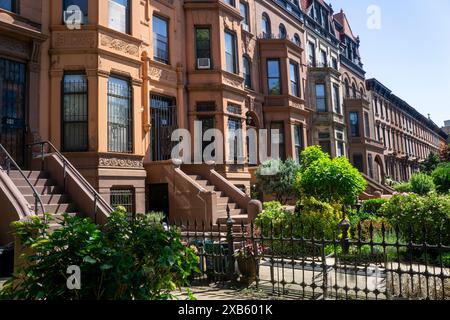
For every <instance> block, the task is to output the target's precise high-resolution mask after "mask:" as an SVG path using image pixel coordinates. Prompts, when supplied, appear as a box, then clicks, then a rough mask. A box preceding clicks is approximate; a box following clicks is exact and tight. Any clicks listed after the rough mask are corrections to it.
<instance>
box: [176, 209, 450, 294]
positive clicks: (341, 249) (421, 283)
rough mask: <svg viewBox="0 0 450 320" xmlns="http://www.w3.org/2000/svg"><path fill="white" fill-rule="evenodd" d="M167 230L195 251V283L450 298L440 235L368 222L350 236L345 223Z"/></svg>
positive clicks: (449, 266)
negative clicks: (329, 230) (328, 228)
mask: <svg viewBox="0 0 450 320" xmlns="http://www.w3.org/2000/svg"><path fill="white" fill-rule="evenodd" d="M174 225H175V226H177V227H180V228H181V230H182V236H183V239H184V241H185V243H186V244H188V245H190V246H191V247H192V248H195V250H196V251H197V253H198V256H199V258H200V271H201V273H200V274H198V275H196V276H195V277H196V280H207V281H209V282H217V281H221V282H225V281H233V282H234V281H239V282H241V283H243V284H245V285H247V286H250V287H251V288H254V289H255V290H258V291H260V290H262V291H263V292H266V293H267V294H268V295H269V296H275V297H281V298H286V299H338V300H341V299H344V300H352V299H356V300H359V299H363V300H385V299H430V300H450V261H449V257H450V246H449V244H450V243H449V240H450V239H448V234H445V233H441V232H440V231H439V232H438V231H436V232H434V233H433V234H432V235H431V234H430V235H428V231H427V230H423V231H422V232H415V230H413V229H412V228H410V229H409V232H406V233H405V232H402V231H401V230H403V229H401V228H398V227H392V226H389V225H387V224H385V223H373V222H368V223H359V224H358V226H357V227H356V228H355V227H354V228H353V229H354V230H350V223H349V221H348V220H347V219H345V218H344V219H343V220H342V221H341V223H340V224H339V226H338V228H337V230H339V231H338V232H336V231H335V232H333V234H332V236H328V237H327V236H326V235H325V232H324V230H323V229H321V228H318V227H315V226H314V225H304V224H302V223H296V222H295V221H293V222H290V223H288V224H286V225H283V224H280V223H278V222H277V221H272V222H270V224H269V225H267V224H266V225H263V226H256V225H254V224H253V223H252V224H248V225H245V224H243V223H241V224H240V225H236V223H235V221H233V220H232V219H231V218H230V217H229V218H228V221H227V223H226V224H215V225H213V224H211V223H210V224H205V223H198V222H193V223H192V222H175V224H174ZM444 235H445V238H444ZM431 239H434V240H436V239H438V240H437V241H436V243H437V244H435V243H432V241H430V240H431Z"/></svg>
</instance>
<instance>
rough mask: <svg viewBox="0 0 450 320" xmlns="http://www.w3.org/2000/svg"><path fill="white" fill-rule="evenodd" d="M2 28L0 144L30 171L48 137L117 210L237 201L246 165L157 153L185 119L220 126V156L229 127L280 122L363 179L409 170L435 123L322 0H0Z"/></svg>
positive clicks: (239, 210) (240, 210)
mask: <svg viewBox="0 0 450 320" xmlns="http://www.w3.org/2000/svg"><path fill="white" fill-rule="evenodd" d="M74 6H76V7H74ZM78 9H79V11H78ZM0 31H1V32H0V117H1V119H0V120H1V121H0V132H1V136H0V142H1V144H2V145H3V146H4V147H5V149H6V150H7V151H8V152H9V153H10V155H11V156H12V157H13V158H14V159H15V161H16V162H17V163H18V164H19V165H20V166H21V167H23V168H26V169H27V170H31V169H33V170H38V169H36V168H35V167H34V165H33V163H34V162H33V158H34V159H35V160H36V154H35V153H36V152H35V153H32V152H31V151H32V148H27V147H26V145H27V144H30V143H32V142H38V141H43V140H49V141H51V142H52V144H53V145H54V146H55V147H56V148H57V149H58V150H60V151H61V152H62V153H63V154H64V155H65V156H66V157H67V158H68V159H69V160H70V162H71V163H72V164H73V165H74V166H75V167H76V169H77V170H79V172H81V173H82V175H83V176H84V177H85V178H86V179H87V180H88V181H89V183H90V184H91V185H92V186H94V188H95V189H96V190H97V191H98V192H99V194H100V195H101V196H102V197H103V199H104V200H105V201H106V202H108V203H111V204H112V205H118V204H121V205H124V206H125V207H126V208H127V210H128V211H129V212H130V213H133V212H145V211H150V210H160V211H165V212H166V213H167V214H168V215H169V216H170V217H194V216H195V217H199V218H204V219H211V218H212V219H216V218H217V219H220V218H223V217H224V214H225V208H226V206H227V205H228V206H229V207H231V210H232V214H233V215H234V216H236V217H239V216H242V217H243V216H244V215H245V214H247V213H248V210H249V203H251V199H250V196H249V195H250V189H251V185H252V181H253V180H252V179H253V176H254V171H255V167H254V166H251V165H249V164H235V163H225V164H221V165H219V164H216V165H213V164H211V163H210V164H198V165H188V164H180V163H178V164H177V163H174V162H173V161H170V159H171V150H172V147H173V142H171V139H170V137H171V133H172V132H173V130H174V129H177V128H182V129H187V130H188V131H190V132H193V131H194V129H193V128H194V123H195V121H201V123H202V128H203V130H206V129H210V128H217V129H220V130H221V131H222V132H223V134H224V136H225V138H226V139H225V143H224V144H223V151H224V154H225V155H227V156H228V157H230V152H236V148H233V147H232V146H231V144H233V143H234V142H233V141H231V140H230V139H228V138H229V137H230V136H231V137H234V136H235V135H236V131H237V130H239V129H241V130H242V131H243V132H244V133H245V132H246V131H247V130H249V129H256V130H259V129H278V130H279V131H280V132H281V136H280V153H281V157H282V158H293V159H295V160H297V161H298V160H299V157H300V153H301V151H302V150H303V149H304V148H305V147H306V146H310V145H320V146H321V147H322V149H323V150H325V151H326V152H328V153H330V155H331V156H332V157H336V156H345V157H348V158H349V159H350V161H351V162H352V163H353V164H354V166H355V167H357V168H358V169H359V170H360V171H361V172H362V173H363V174H364V175H365V177H366V178H367V180H368V181H369V188H368V193H374V192H375V191H379V192H381V193H388V192H389V191H390V189H389V188H387V187H386V186H385V185H384V183H385V180H386V178H387V177H390V178H392V179H393V180H396V181H403V180H407V179H409V177H410V176H411V174H412V173H413V172H414V171H416V170H418V166H419V164H420V162H421V161H423V160H424V159H425V158H426V157H427V156H428V154H429V153H430V152H437V151H438V149H439V147H440V144H441V143H443V142H444V141H445V139H446V138H447V135H446V134H445V133H444V132H443V131H441V130H440V128H438V126H437V125H436V124H435V123H433V121H431V119H429V118H426V117H424V116H423V115H421V114H420V113H419V112H417V111H416V110H415V109H414V108H413V107H412V106H410V105H409V104H408V103H407V102H405V101H404V100H402V99H401V98H399V97H397V96H396V95H395V94H394V93H393V92H392V91H391V90H390V89H389V88H387V87H386V86H384V85H383V83H381V82H380V81H379V80H376V79H369V80H367V79H366V78H365V71H364V67H363V63H362V60H363V59H362V57H361V55H360V51H359V47H360V39H359V37H357V36H355V35H354V34H353V32H352V29H351V27H350V24H349V21H348V19H347V17H346V15H345V13H344V11H342V10H341V11H340V12H337V13H336V12H334V10H333V8H332V7H331V5H329V4H327V3H325V2H324V1H323V0H301V1H300V0H152V1H150V0H89V1H88V0H40V1H36V0H2V1H0ZM230 141H231V142H230ZM246 143H247V142H246V141H244V142H243V144H244V145H245V144H246ZM244 149H245V150H244V153H247V152H248V150H250V146H248V147H247V148H244ZM30 150H31V151H30ZM200 151H201V150H200ZM192 152H193V153H196V152H199V150H192ZM38 153H39V152H38ZM231 158H234V157H233V155H231ZM39 170H42V168H39ZM49 175H50V177H51V178H54V177H52V175H51V173H49ZM53 180H55V179H53ZM56 180H57V179H56ZM37 183H38V182H37ZM45 183H50V182H49V181H46V182H45ZM19 191H20V190H19ZM64 191H66V192H68V193H69V195H70V198H71V201H72V202H74V204H75V208H76V207H77V202H79V200H78V199H77V194H76V192H75V193H74V192H73V191H72V193H71V191H70V190H64ZM45 192H46V191H45V190H43V191H42V194H41V196H45V195H47V194H45ZM55 192H56V191H55ZM50 198H52V197H50ZM46 199H47V198H46ZM44 202H45V201H44ZM45 204H48V205H49V207H50V208H54V207H51V206H52V205H54V204H53V203H52V202H51V200H48V203H45ZM78 208H80V206H79V205H78ZM65 209H66V210H67V207H66V208H65ZM55 210H56V211H57V210H59V209H58V208H56V209H55ZM79 210H80V209H79Z"/></svg>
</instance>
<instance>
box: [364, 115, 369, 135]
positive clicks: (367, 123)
mask: <svg viewBox="0 0 450 320" xmlns="http://www.w3.org/2000/svg"><path fill="white" fill-rule="evenodd" d="M364 127H365V131H366V137H367V138H370V122H369V113H368V112H364Z"/></svg>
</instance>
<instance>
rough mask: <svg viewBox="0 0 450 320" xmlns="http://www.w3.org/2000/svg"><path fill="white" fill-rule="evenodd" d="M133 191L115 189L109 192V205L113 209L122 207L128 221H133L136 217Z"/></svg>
mask: <svg viewBox="0 0 450 320" xmlns="http://www.w3.org/2000/svg"><path fill="white" fill-rule="evenodd" d="M134 203H135V201H134V189H131V188H126V189H122V188H120V189H119V188H117V189H115V188H114V189H111V190H110V204H111V207H113V208H114V209H115V208H117V207H119V206H120V207H124V208H125V211H126V214H127V216H128V217H129V218H130V219H134V218H135V216H136V210H135V205H134Z"/></svg>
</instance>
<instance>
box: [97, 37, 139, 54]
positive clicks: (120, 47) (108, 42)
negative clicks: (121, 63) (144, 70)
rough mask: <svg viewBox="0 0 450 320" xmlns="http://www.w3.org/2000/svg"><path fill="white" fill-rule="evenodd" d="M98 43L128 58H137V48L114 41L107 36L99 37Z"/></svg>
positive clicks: (117, 40) (123, 42)
mask: <svg viewBox="0 0 450 320" xmlns="http://www.w3.org/2000/svg"><path fill="white" fill-rule="evenodd" d="M100 43H101V45H102V46H104V47H108V48H110V49H113V50H116V51H120V52H122V53H125V54H128V55H130V56H134V57H139V47H138V46H137V45H134V44H131V43H127V42H125V41H123V40H120V39H114V38H113V37H110V36H107V35H104V34H103V35H101V40H100Z"/></svg>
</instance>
